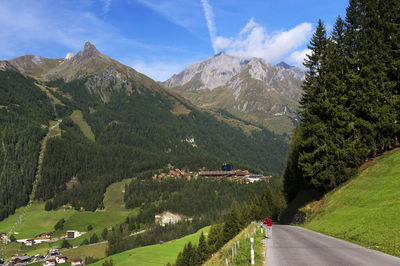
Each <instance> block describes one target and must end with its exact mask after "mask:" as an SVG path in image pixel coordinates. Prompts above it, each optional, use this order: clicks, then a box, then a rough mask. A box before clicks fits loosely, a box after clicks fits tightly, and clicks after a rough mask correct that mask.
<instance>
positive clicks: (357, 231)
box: [303, 149, 400, 257]
mask: <svg viewBox="0 0 400 266" xmlns="http://www.w3.org/2000/svg"><path fill="white" fill-rule="evenodd" d="M303 211H305V212H306V213H307V219H308V222H307V223H306V225H305V227H306V228H309V229H312V230H315V231H318V232H321V233H324V234H327V235H331V236H334V237H337V238H341V239H345V240H348V241H351V242H354V243H356V244H359V245H362V246H365V247H368V248H372V249H376V250H379V251H382V252H385V253H388V254H392V255H395V256H399V257H400V150H399V149H398V150H396V151H392V152H390V153H388V154H385V155H383V156H381V157H380V158H378V159H377V160H376V162H375V163H374V164H372V165H370V166H369V167H367V168H366V169H364V170H363V171H362V172H361V173H360V174H359V175H358V176H356V177H355V178H353V179H352V180H350V181H349V182H348V183H346V184H344V185H343V186H341V187H339V188H337V189H336V190H334V191H332V192H331V193H329V194H327V195H326V196H325V197H324V198H323V199H322V200H320V201H318V202H313V203H311V204H309V205H307V206H306V207H304V208H303Z"/></svg>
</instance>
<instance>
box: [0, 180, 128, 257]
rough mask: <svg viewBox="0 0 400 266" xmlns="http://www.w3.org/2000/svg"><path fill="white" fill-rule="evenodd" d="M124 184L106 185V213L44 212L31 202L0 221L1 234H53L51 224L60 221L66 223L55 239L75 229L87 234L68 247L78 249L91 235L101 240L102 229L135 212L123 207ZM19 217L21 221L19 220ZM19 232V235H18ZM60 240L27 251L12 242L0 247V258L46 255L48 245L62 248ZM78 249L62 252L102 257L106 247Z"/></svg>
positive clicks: (25, 248) (42, 206) (28, 235)
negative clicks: (15, 255)
mask: <svg viewBox="0 0 400 266" xmlns="http://www.w3.org/2000/svg"><path fill="white" fill-rule="evenodd" d="M124 182H127V180H124V181H121V182H118V183H115V184H113V185H111V186H109V187H108V188H107V190H106V196H105V206H106V209H107V211H97V212H80V211H76V210H74V209H68V208H67V209H65V210H64V209H59V210H55V211H49V212H48V211H45V210H44V203H34V204H32V205H29V207H21V208H19V209H17V210H16V212H15V214H13V215H11V216H9V217H8V218H7V219H5V220H3V221H1V222H0V232H9V231H10V229H13V234H14V235H15V237H16V238H17V239H24V238H31V237H35V236H37V235H38V234H40V233H43V232H51V231H54V225H55V224H56V223H57V222H58V221H59V220H60V219H62V218H64V219H65V220H66V222H65V224H64V229H63V230H62V232H56V235H55V236H56V237H57V236H59V235H60V234H64V232H65V231H66V230H78V231H80V232H86V233H85V234H83V235H82V236H81V237H79V238H76V239H71V240H68V241H69V242H70V244H71V245H73V246H79V245H80V244H81V243H82V241H83V240H84V239H85V238H87V239H89V238H90V237H91V236H92V235H93V234H94V233H96V234H97V236H99V237H100V235H101V233H102V232H103V229H104V228H107V227H109V226H113V225H116V224H119V223H121V222H123V221H124V220H125V218H126V217H127V216H128V215H129V214H134V213H135V212H136V211H135V210H126V209H125V208H123V193H122V189H123V188H124ZM20 217H22V218H20ZM89 224H90V225H92V226H93V229H92V230H91V231H89V232H87V227H88V225H89ZM17 233H18V234H17ZM61 242H62V240H58V241H56V242H51V243H44V244H40V245H34V246H33V247H30V248H27V247H25V246H23V245H22V244H19V243H12V244H10V245H7V246H6V247H4V246H0V256H3V257H5V258H9V257H11V255H13V254H16V253H23V254H28V255H34V254H38V253H42V254H43V253H45V252H46V251H47V250H48V249H49V247H50V246H55V245H57V246H61ZM92 249H93V246H89V247H79V248H76V249H71V250H68V251H65V253H66V254H69V253H72V254H79V256H78V257H82V258H84V257H86V256H92V257H95V258H102V257H104V256H105V249H106V245H105V244H103V245H98V246H97V245H96V249H93V250H92Z"/></svg>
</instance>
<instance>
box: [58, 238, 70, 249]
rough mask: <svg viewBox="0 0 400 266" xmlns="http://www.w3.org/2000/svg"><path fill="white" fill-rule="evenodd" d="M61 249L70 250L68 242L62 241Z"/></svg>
mask: <svg viewBox="0 0 400 266" xmlns="http://www.w3.org/2000/svg"><path fill="white" fill-rule="evenodd" d="M61 248H72V246H71V244H70V243H69V242H68V240H66V239H64V240H63V242H62V244H61Z"/></svg>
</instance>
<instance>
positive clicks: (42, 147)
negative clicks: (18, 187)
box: [29, 120, 62, 201]
mask: <svg viewBox="0 0 400 266" xmlns="http://www.w3.org/2000/svg"><path fill="white" fill-rule="evenodd" d="M61 122H62V120H58V121H57V123H56V124H55V125H54V126H51V127H49V131H48V132H47V134H46V136H45V137H44V138H43V139H42V141H41V142H40V152H39V158H38V165H37V168H36V175H35V180H34V181H33V187H32V193H31V195H30V196H29V199H30V201H33V200H34V199H35V195H36V190H37V185H38V183H39V181H40V177H41V174H42V164H43V159H44V153H45V151H46V146H47V141H48V140H49V138H50V137H51V135H52V133H53V130H55V129H56V128H58V127H59V126H60V123H61ZM55 136H58V134H57V135H54V136H53V137H55Z"/></svg>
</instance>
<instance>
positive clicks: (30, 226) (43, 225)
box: [0, 203, 78, 239]
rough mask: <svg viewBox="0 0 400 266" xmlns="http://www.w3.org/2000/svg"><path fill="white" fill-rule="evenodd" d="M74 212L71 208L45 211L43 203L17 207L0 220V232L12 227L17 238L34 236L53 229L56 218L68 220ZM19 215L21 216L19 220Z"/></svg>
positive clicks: (7, 230)
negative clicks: (11, 213) (13, 211)
mask: <svg viewBox="0 0 400 266" xmlns="http://www.w3.org/2000/svg"><path fill="white" fill-rule="evenodd" d="M24 212H25V215H23V213H24ZM76 213H78V212H77V211H75V210H72V209H67V210H65V211H64V210H57V211H50V212H47V211H45V210H44V203H34V204H32V205H30V206H29V207H21V208H19V209H17V210H16V212H15V214H13V215H11V216H9V217H8V218H7V219H5V220H3V221H1V222H0V232H9V230H10V229H11V228H14V230H13V231H14V232H15V233H14V234H15V237H16V238H17V239H21V238H29V237H34V236H36V235H38V234H40V233H43V232H49V231H52V230H54V229H53V227H54V225H55V224H56V223H57V221H58V220H60V219H61V218H64V219H66V220H68V219H69V217H71V216H72V215H74V214H76ZM21 215H23V218H22V219H21V220H20V216H21ZM17 233H18V234H17Z"/></svg>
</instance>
